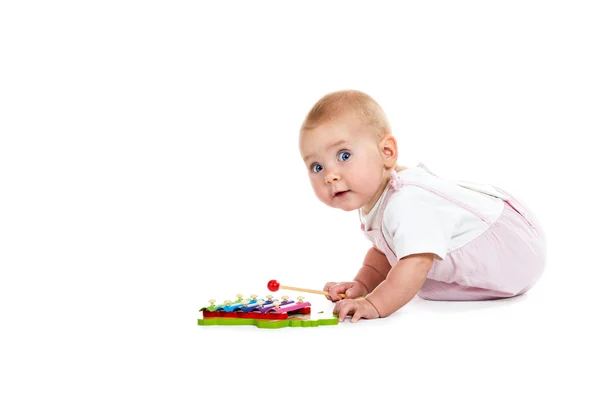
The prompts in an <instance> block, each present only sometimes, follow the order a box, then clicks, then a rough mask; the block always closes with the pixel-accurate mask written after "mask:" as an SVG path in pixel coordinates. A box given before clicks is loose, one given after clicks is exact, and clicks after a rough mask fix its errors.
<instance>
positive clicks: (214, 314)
mask: <svg viewBox="0 0 600 400" xmlns="http://www.w3.org/2000/svg"><path fill="white" fill-rule="evenodd" d="M266 298H267V300H264V299H259V298H258V296H257V295H252V296H250V298H249V299H247V298H244V297H243V296H242V295H238V296H237V300H236V301H235V302H232V301H231V300H225V301H224V302H223V304H218V305H216V304H215V303H216V300H213V299H211V300H209V301H208V302H209V306H207V307H202V308H201V309H200V312H202V318H198V325H204V326H208V325H255V326H256V327H258V328H270V329H274V328H283V327H288V326H289V327H315V326H320V325H337V323H338V319H337V317H336V316H333V315H329V316H326V315H324V314H323V313H318V314H317V315H316V316H312V315H311V304H310V303H309V302H307V301H304V297H302V296H299V297H298V301H297V302H295V301H293V300H290V299H289V297H288V296H282V297H281V300H279V299H274V298H273V296H272V295H268V296H266Z"/></svg>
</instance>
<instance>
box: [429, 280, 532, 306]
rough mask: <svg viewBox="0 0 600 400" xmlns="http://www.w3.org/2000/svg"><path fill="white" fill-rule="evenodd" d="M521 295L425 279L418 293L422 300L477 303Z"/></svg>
mask: <svg viewBox="0 0 600 400" xmlns="http://www.w3.org/2000/svg"><path fill="white" fill-rule="evenodd" d="M523 293H525V291H523V292H522V293H518V294H517V295H513V294H510V293H503V292H499V291H496V290H492V289H483V288H478V287H469V286H463V285H459V284H458V283H455V282H453V283H446V282H440V281H434V280H433V279H427V280H426V281H425V284H424V285H423V287H422V288H421V290H420V291H419V293H418V296H419V297H421V298H422V299H426V300H438V301H479V300H494V299H503V298H507V297H514V296H518V295H520V294H523Z"/></svg>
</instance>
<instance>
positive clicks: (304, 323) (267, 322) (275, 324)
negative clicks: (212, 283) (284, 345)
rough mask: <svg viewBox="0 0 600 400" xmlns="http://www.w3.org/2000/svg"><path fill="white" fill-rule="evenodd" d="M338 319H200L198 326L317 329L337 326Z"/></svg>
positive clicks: (299, 316) (294, 317)
mask: <svg viewBox="0 0 600 400" xmlns="http://www.w3.org/2000/svg"><path fill="white" fill-rule="evenodd" d="M337 324H338V318H337V317H336V316H332V315H329V316H328V317H325V316H322V315H321V314H317V318H316V319H315V318H312V316H311V315H310V314H308V315H298V316H293V317H290V318H288V319H281V320H271V319H253V318H219V317H216V318H206V319H204V318H198V325H203V326H210V325H255V326H256V327H257V328H262V329H278V328H286V327H292V328H295V327H303V328H309V327H317V326H321V325H337Z"/></svg>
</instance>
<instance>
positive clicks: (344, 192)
mask: <svg viewBox="0 0 600 400" xmlns="http://www.w3.org/2000/svg"><path fill="white" fill-rule="evenodd" d="M348 192H349V190H342V191H341V192H335V194H334V195H333V197H336V198H339V197H344V196H345V195H346V193H348Z"/></svg>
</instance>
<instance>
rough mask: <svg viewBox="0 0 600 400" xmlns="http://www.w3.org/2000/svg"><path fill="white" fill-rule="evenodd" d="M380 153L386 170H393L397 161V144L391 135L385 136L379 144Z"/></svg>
mask: <svg viewBox="0 0 600 400" xmlns="http://www.w3.org/2000/svg"><path fill="white" fill-rule="evenodd" d="M379 148H380V151H381V154H382V155H383V162H384V165H385V167H386V168H393V167H394V166H395V165H396V161H397V160H398V143H397V142H396V138H395V137H393V136H392V135H386V136H385V137H384V138H383V139H381V142H380V146H379Z"/></svg>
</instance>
